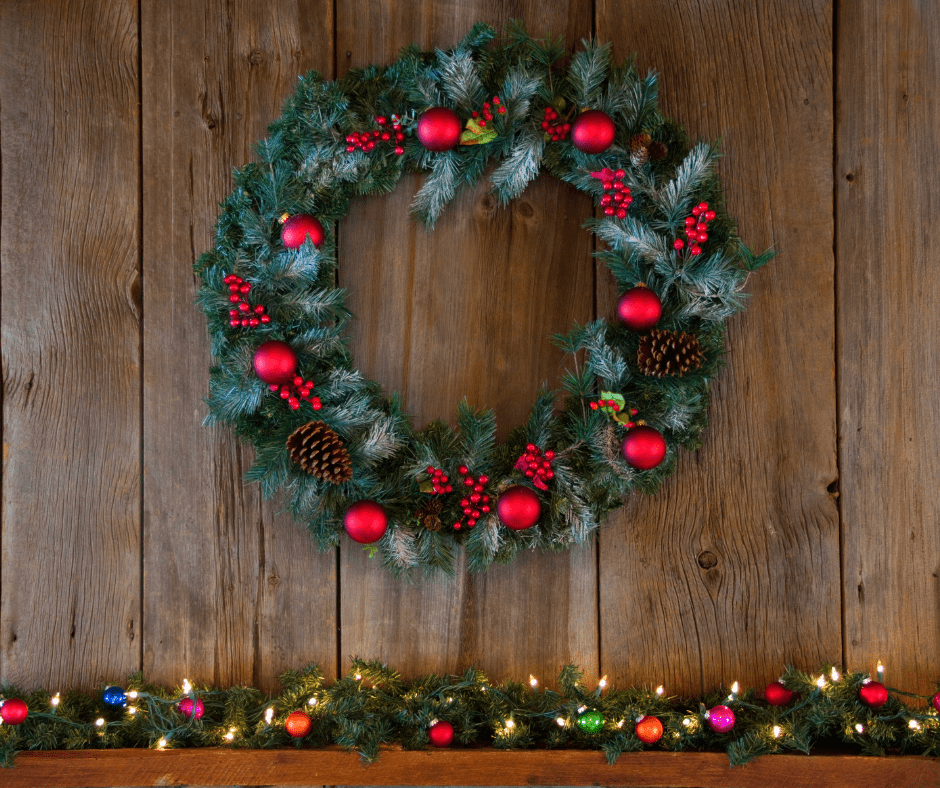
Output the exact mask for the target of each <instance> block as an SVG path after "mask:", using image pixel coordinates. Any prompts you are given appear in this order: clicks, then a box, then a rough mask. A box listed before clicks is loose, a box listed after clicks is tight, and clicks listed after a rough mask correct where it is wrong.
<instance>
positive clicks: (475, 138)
mask: <svg viewBox="0 0 940 788" xmlns="http://www.w3.org/2000/svg"><path fill="white" fill-rule="evenodd" d="M496 137H497V134H496V129H494V128H493V127H492V126H481V125H480V122H479V121H478V120H477V119H476V118H470V120H468V121H467V128H466V129H464V131H463V132H462V133H461V135H460V144H461V145H486V143H487V142H492V141H493V140H495V139H496Z"/></svg>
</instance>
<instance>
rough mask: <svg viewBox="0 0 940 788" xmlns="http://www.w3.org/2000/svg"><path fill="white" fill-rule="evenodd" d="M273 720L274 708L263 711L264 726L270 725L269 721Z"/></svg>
mask: <svg viewBox="0 0 940 788" xmlns="http://www.w3.org/2000/svg"><path fill="white" fill-rule="evenodd" d="M273 719H274V707H273V706H268V708H266V709H265V710H264V722H265V724H266V725H270V724H271V720H273Z"/></svg>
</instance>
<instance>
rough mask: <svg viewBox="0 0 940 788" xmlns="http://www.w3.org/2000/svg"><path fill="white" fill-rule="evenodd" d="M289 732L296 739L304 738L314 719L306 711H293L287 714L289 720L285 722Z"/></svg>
mask: <svg viewBox="0 0 940 788" xmlns="http://www.w3.org/2000/svg"><path fill="white" fill-rule="evenodd" d="M284 727H285V728H286V729H287V732H288V733H289V734H290V735H291V736H293V737H294V738H295V739H302V738H303V737H304V736H306V735H307V734H308V733H310V729H311V728H312V727H313V720H311V719H310V715H309V714H307V712H305V711H300V710H298V711H292V712H291V713H290V714H288V715H287V721H286V722H285V723H284Z"/></svg>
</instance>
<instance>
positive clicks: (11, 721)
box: [0, 698, 29, 725]
mask: <svg viewBox="0 0 940 788" xmlns="http://www.w3.org/2000/svg"><path fill="white" fill-rule="evenodd" d="M28 714H29V708H28V707H27V706H26V701H24V700H20V699H19V698H10V699H9V700H8V701H4V703H3V706H0V719H2V720H3V721H4V722H5V723H6V724H7V725H19V724H20V723H21V722H24V721H25V720H26V715H28Z"/></svg>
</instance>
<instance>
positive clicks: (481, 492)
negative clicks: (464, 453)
mask: <svg viewBox="0 0 940 788" xmlns="http://www.w3.org/2000/svg"><path fill="white" fill-rule="evenodd" d="M457 470H458V472H459V473H460V475H461V476H462V477H463V485H464V487H466V488H467V493H468V494H467V496H466V497H465V498H461V499H460V505H461V506H462V507H463V514H464V516H463V518H461V519H460V520H458V521H457V522H456V523H454V530H455V531H459V530H460V529H461V528H463V526H464V525H466V526H467V528H473V526H475V525H476V524H477V520H479V519H480V518H481V517H482V516H483V515H484V514H486V513H487V512H489V510H490V496H489V495H487V494H486V492H485V490H486V485H487V483H488V482H489V480H490V479H489V477H488V476H477V477H476V478H474V477H473V476H472V475H471V473H470V470H469V469H468V468H467V466H466V465H461V466H460V468H458V469H457Z"/></svg>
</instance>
